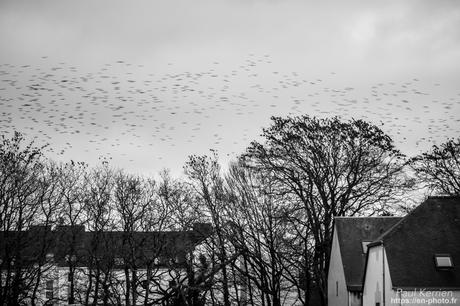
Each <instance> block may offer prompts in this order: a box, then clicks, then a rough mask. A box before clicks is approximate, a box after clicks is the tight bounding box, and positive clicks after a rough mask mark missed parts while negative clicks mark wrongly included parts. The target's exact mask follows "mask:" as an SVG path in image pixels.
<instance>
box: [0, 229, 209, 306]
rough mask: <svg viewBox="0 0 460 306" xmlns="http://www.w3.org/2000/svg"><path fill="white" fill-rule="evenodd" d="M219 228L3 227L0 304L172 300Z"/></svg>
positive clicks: (108, 302)
mask: <svg viewBox="0 0 460 306" xmlns="http://www.w3.org/2000/svg"><path fill="white" fill-rule="evenodd" d="M211 233H212V228H211V226H210V224H206V223H198V224H195V225H194V227H193V230H188V231H156V232H140V231H133V232H122V231H98V232H93V231H85V228H84V227H83V226H56V227H54V228H51V227H49V226H33V227H31V228H29V229H28V230H26V231H9V232H0V269H1V277H2V282H1V288H0V289H1V290H0V304H2V305H3V304H8V303H9V302H11V301H14V302H16V301H20V304H26V305H27V304H32V300H33V303H34V304H36V305H69V304H88V303H92V302H93V301H94V300H97V301H99V302H104V303H106V304H114V305H115V304H122V303H124V302H125V300H126V299H128V298H129V299H130V300H131V301H132V303H131V304H133V305H134V304H136V303H139V304H143V303H144V302H147V301H148V302H149V303H150V304H152V303H156V302H159V301H164V302H165V301H167V299H170V298H174V294H175V293H177V292H176V291H177V290H179V289H178V288H179V285H180V284H181V282H186V281H188V276H190V273H193V271H191V269H193V263H191V262H190V260H191V258H193V255H192V254H193V252H194V251H195V249H196V247H197V246H198V245H199V244H200V243H201V242H202V241H203V240H205V239H206V238H207V237H209V235H211ZM14 294H16V295H15V296H13V298H12V299H10V298H11V296H12V295H14Z"/></svg>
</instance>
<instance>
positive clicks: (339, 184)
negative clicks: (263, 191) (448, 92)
mask: <svg viewBox="0 0 460 306" xmlns="http://www.w3.org/2000/svg"><path fill="white" fill-rule="evenodd" d="M262 136H263V139H264V142H262V143H260V142H257V141H254V142H252V143H251V145H250V147H249V148H248V149H247V151H246V153H245V154H244V155H243V157H242V161H243V162H244V163H245V164H246V166H248V167H251V168H254V169H257V170H258V171H261V172H262V173H265V175H266V176H270V177H272V178H274V179H275V180H276V182H277V184H278V186H277V189H278V192H279V193H284V194H290V195H291V198H292V199H293V200H294V201H293V203H297V204H298V207H297V209H298V210H300V211H301V213H300V214H297V216H301V217H302V219H303V220H302V221H303V222H306V223H308V226H307V227H306V228H309V232H308V233H305V235H304V237H303V238H304V241H305V242H306V243H307V244H308V243H313V250H314V254H313V258H312V260H313V264H312V265H311V266H312V267H313V269H314V270H313V271H305V273H306V274H309V273H313V275H315V279H314V281H315V283H316V286H317V287H318V289H319V290H320V293H321V298H322V303H323V305H326V303H327V292H326V285H327V282H326V273H327V271H326V269H327V266H328V255H329V251H330V246H331V234H332V220H333V217H334V216H353V215H359V214H364V213H365V214H373V213H379V212H380V213H382V212H384V211H386V209H387V208H388V204H389V203H390V202H391V200H393V199H395V198H396V196H397V195H398V194H399V193H400V192H401V191H402V190H403V187H405V184H406V181H405V179H404V176H403V175H402V173H403V169H404V165H405V162H404V158H403V156H402V154H401V153H400V152H399V151H398V150H397V149H396V148H395V147H394V144H393V141H392V140H391V138H390V137H389V136H388V135H386V134H385V133H384V132H383V131H382V130H381V129H379V128H378V127H377V126H375V125H372V124H370V123H367V122H365V121H362V120H350V121H342V120H340V119H339V118H331V119H317V118H312V117H308V116H300V117H287V118H280V117H273V118H272V125H271V126H270V127H269V128H266V129H264V130H263V134H262ZM304 248H308V245H305V246H304ZM308 266H309V265H306V267H308Z"/></svg>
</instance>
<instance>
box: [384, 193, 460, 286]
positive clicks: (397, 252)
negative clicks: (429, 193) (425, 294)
mask: <svg viewBox="0 0 460 306" xmlns="http://www.w3.org/2000/svg"><path fill="white" fill-rule="evenodd" d="M376 241H382V242H383V245H384V247H385V252H386V254H387V260H388V265H389V269H390V276H391V280H392V284H393V287H397V288H432V289H453V288H459V289H460V197H430V198H428V199H427V200H426V201H425V202H423V203H422V204H420V205H419V206H418V207H417V208H416V209H414V210H413V211H412V212H411V213H410V214H408V215H407V216H406V217H404V218H403V219H402V220H401V221H400V222H398V223H397V224H395V225H394V226H393V227H392V228H391V229H389V230H388V231H386V232H385V233H383V234H382V235H381V236H380V237H378V238H377V239H376ZM435 254H450V255H451V258H452V261H453V265H454V268H453V269H444V270H442V269H437V268H436V266H435V262H434V256H435Z"/></svg>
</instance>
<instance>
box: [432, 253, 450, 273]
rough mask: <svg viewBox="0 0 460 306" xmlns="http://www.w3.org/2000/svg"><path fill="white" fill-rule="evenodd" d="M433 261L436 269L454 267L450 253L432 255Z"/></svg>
mask: <svg viewBox="0 0 460 306" xmlns="http://www.w3.org/2000/svg"><path fill="white" fill-rule="evenodd" d="M434 262H435V264H436V268H438V269H450V268H453V267H454V265H453V263H452V257H451V256H450V254H436V255H435V256H434Z"/></svg>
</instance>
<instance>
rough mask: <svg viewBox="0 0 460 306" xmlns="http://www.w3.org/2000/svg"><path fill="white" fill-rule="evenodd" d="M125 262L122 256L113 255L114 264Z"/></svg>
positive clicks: (119, 264) (118, 264)
mask: <svg viewBox="0 0 460 306" xmlns="http://www.w3.org/2000/svg"><path fill="white" fill-rule="evenodd" d="M124 264H125V260H124V259H123V258H122V257H115V265H117V266H121V265H124Z"/></svg>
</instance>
